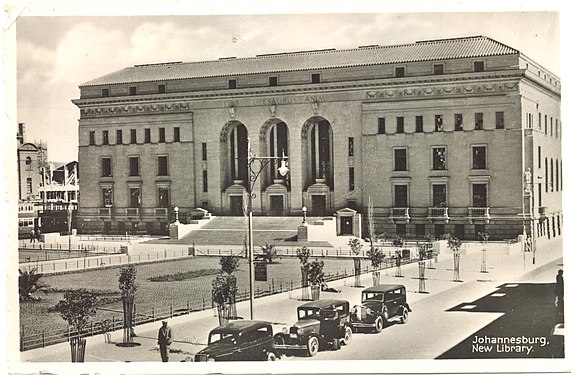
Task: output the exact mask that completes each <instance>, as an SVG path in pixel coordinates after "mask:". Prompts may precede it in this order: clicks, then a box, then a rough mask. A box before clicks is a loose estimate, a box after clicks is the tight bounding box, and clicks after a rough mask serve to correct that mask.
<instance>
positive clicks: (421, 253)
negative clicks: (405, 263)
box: [418, 244, 428, 293]
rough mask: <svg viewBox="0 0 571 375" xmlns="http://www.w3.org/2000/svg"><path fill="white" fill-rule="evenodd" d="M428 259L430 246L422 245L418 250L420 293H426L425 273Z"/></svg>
mask: <svg viewBox="0 0 571 375" xmlns="http://www.w3.org/2000/svg"><path fill="white" fill-rule="evenodd" d="M426 259H428V246H427V245H426V244H422V245H421V246H420V249H419V250H418V292H419V293H426V284H425V280H426V279H425V277H424V272H425V270H426V263H425V262H424V261H425V260H426Z"/></svg>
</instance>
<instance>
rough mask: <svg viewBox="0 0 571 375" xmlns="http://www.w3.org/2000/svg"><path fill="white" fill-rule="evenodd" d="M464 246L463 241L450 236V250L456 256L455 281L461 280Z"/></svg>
mask: <svg viewBox="0 0 571 375" xmlns="http://www.w3.org/2000/svg"><path fill="white" fill-rule="evenodd" d="M461 246H462V241H460V240H459V239H458V238H456V237H454V236H451V235H448V248H449V249H450V250H452V254H453V255H454V281H462V280H460V247H461Z"/></svg>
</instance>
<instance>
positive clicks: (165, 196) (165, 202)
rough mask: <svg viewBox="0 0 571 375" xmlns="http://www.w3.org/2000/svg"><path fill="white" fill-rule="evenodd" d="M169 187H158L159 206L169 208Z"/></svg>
mask: <svg viewBox="0 0 571 375" xmlns="http://www.w3.org/2000/svg"><path fill="white" fill-rule="evenodd" d="M169 195H170V194H169V189H168V188H164V187H160V188H159V207H160V208H169Z"/></svg>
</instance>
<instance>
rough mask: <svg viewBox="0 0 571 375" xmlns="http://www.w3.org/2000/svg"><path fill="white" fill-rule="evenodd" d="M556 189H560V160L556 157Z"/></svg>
mask: <svg viewBox="0 0 571 375" xmlns="http://www.w3.org/2000/svg"><path fill="white" fill-rule="evenodd" d="M555 191H559V160H557V159H555Z"/></svg>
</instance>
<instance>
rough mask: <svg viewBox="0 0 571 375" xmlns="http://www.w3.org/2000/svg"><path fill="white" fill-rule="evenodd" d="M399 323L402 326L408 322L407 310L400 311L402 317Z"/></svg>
mask: <svg viewBox="0 0 571 375" xmlns="http://www.w3.org/2000/svg"><path fill="white" fill-rule="evenodd" d="M400 322H401V323H402V324H406V322H408V310H407V309H406V307H405V308H403V309H402V316H401V317H400Z"/></svg>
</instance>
